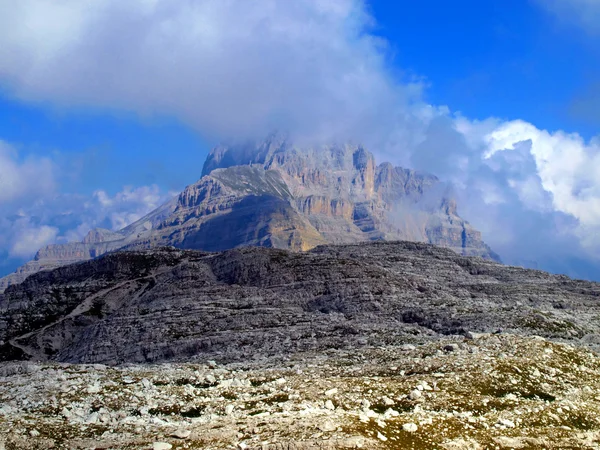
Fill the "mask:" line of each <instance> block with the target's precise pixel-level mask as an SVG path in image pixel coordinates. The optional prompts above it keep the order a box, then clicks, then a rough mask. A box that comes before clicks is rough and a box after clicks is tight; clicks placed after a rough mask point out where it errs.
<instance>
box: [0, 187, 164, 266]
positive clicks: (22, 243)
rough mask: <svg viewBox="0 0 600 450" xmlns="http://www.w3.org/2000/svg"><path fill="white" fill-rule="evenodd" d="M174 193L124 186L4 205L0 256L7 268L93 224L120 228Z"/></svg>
mask: <svg viewBox="0 0 600 450" xmlns="http://www.w3.org/2000/svg"><path fill="white" fill-rule="evenodd" d="M173 195H174V193H173V192H163V191H161V190H160V189H159V188H158V186H155V185H152V186H140V187H137V188H133V187H125V188H123V190H122V191H121V192H118V193H116V194H114V195H109V194H107V193H106V192H105V191H102V190H99V191H96V192H94V193H93V194H92V195H91V196H87V197H86V196H83V195H73V194H56V195H53V196H51V197H48V198H45V199H44V201H38V202H34V203H26V204H22V205H19V206H11V207H5V208H3V211H2V212H3V215H2V216H1V217H0V259H2V255H4V257H5V258H11V259H12V262H11V266H10V267H6V269H5V270H4V271H6V272H7V271H10V270H11V269H14V267H16V266H17V265H19V264H21V263H23V262H25V261H26V260H29V259H31V258H32V257H33V255H34V254H35V253H36V252H37V250H39V249H40V247H43V246H45V245H47V244H52V243H63V242H73V241H80V240H81V239H83V237H84V236H85V235H86V234H87V233H88V232H89V231H90V230H91V229H93V228H98V227H99V228H108V229H111V230H114V231H116V230H119V229H121V228H123V227H125V226H126V225H129V224H130V223H132V222H134V221H136V220H137V219H140V218H141V217H143V216H144V215H146V214H147V213H149V212H150V211H152V210H154V209H155V208H157V207H158V206H160V205H161V204H163V203H164V202H166V201H167V200H169V199H170V198H172V197H173Z"/></svg>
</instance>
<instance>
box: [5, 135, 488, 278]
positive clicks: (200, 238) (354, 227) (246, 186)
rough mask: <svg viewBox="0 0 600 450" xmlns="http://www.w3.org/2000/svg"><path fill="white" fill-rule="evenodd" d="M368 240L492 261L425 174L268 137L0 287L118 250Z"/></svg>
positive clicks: (236, 148)
mask: <svg viewBox="0 0 600 450" xmlns="http://www.w3.org/2000/svg"><path fill="white" fill-rule="evenodd" d="M375 240H410V241H417V242H427V243H432V244H436V245H440V246H444V247H448V248H451V249H452V250H454V251H456V252H457V253H459V254H462V255H472V256H481V257H483V258H488V259H495V260H498V256H497V255H496V254H494V253H493V252H492V250H491V249H490V248H489V247H488V246H487V245H486V244H485V243H484V242H483V241H482V239H481V234H480V233H479V232H478V231H477V230H475V229H474V228H473V227H471V226H470V225H469V223H468V222H466V221H465V220H463V219H462V218H460V216H459V215H458V213H457V205H456V202H455V200H454V199H453V198H452V196H451V193H450V192H449V190H448V189H447V188H446V187H445V185H444V184H443V183H441V182H440V181H439V180H438V179H437V178H436V177H434V176H433V175H429V174H425V173H420V172H416V171H413V170H408V169H403V168H400V167H393V166H392V165H391V164H389V163H383V164H380V165H376V163H375V159H374V157H373V155H372V154H371V153H369V152H368V151H367V150H365V149H364V148H363V147H362V146H360V145H351V144H344V145H324V146H318V147H317V146H298V145H295V144H294V143H293V142H291V141H290V140H289V139H288V138H287V137H285V136H282V135H280V134H273V135H271V136H269V137H268V138H267V139H266V140H264V141H262V142H259V143H246V144H239V145H232V146H218V147H216V148H215V149H214V150H213V151H212V152H211V153H210V155H209V156H208V158H207V160H206V162H205V164H204V168H203V171H202V178H201V179H200V180H199V181H198V182H197V183H194V184H192V185H190V186H188V187H187V188H185V190H184V191H183V192H182V193H181V194H180V195H179V196H178V197H176V198H174V199H172V200H171V201H169V202H167V203H166V204H165V205H163V206H161V207H160V208H158V209H157V210H156V211H153V212H151V213H150V214H149V215H147V216H146V217H143V218H142V219H140V220H138V221H137V222H135V223H133V224H131V225H129V226H128V227H125V228H124V229H122V230H120V231H118V232H111V231H109V230H103V229H97V230H92V231H91V232H90V233H89V234H88V235H87V236H86V237H85V239H83V241H82V242H77V243H68V244H58V245H50V246H47V247H45V248H43V249H41V250H40V251H39V252H38V253H37V254H36V256H35V258H34V260H33V261H31V262H29V263H27V264H25V265H24V266H22V267H20V268H19V269H18V270H17V271H16V272H15V273H14V274H11V275H9V276H7V277H4V278H2V279H0V290H3V289H5V288H6V287H7V286H9V285H11V284H16V283H19V282H21V281H23V280H24V279H25V278H26V277H27V276H28V275H30V274H32V273H35V272H37V271H39V270H48V269H53V268H56V267H60V266H62V265H65V264H70V263H73V262H77V261H85V260H89V259H92V258H95V257H98V256H100V255H103V254H105V253H107V252H110V251H115V250H119V249H144V248H152V247H157V246H174V247H177V248H182V249H198V250H206V251H221V250H225V249H229V248H235V247H241V246H263V247H273V248H284V249H291V250H296V251H305V250H309V249H311V248H314V247H315V246H317V245H321V244H326V243H333V244H343V243H355V242H361V241H375Z"/></svg>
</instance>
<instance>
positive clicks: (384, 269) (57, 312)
mask: <svg viewBox="0 0 600 450" xmlns="http://www.w3.org/2000/svg"><path fill="white" fill-rule="evenodd" d="M598 292H600V285H599V284H597V283H592V282H585V281H574V280H571V279H569V278H567V277H566V276H556V275H550V274H547V273H544V272H540V271H534V270H526V269H521V268H516V267H509V266H504V265H502V264H499V263H496V262H493V261H489V260H484V259H482V258H472V257H465V256H461V255H458V254H456V253H455V252H453V251H451V250H449V249H444V248H441V247H436V246H432V245H430V244H422V243H414V242H372V243H362V244H353V245H338V246H335V245H326V246H318V247H316V248H314V249H312V250H310V251H308V252H291V251H289V250H279V249H269V248H260V247H245V248H241V249H233V250H228V251H225V252H220V253H206V252H200V251H195V250H179V249H175V248H172V247H171V248H160V249H153V250H144V251H123V252H115V253H110V254H107V255H104V256H102V257H100V258H97V259H94V260H91V261H86V262H81V263H77V264H71V265H69V266H65V267H60V268H58V269H54V270H52V271H44V272H39V273H37V274H34V275H32V276H30V277H28V278H27V279H26V280H25V281H24V282H23V283H21V284H18V285H14V286H9V287H8V288H7V289H6V291H5V292H4V294H1V295H0V342H2V343H3V345H2V346H1V347H0V355H1V356H2V357H3V358H4V359H15V358H16V359H21V358H25V359H27V358H32V359H35V360H47V359H50V360H55V361H62V362H71V363H109V364H119V363H131V362H135V363H146V362H158V361H170V360H174V361H188V360H189V359H190V358H200V359H210V358H218V359H219V360H221V361H245V360H247V359H248V355H261V356H265V357H266V356H281V355H291V354H294V353H297V352H303V351H308V350H311V351H313V350H314V351H326V350H328V349H336V348H355V347H357V348H358V347H361V346H364V345H366V344H367V343H368V344H369V345H371V346H380V345H388V344H390V343H395V345H398V343H402V342H429V341H432V340H439V339H440V337H443V336H446V335H457V334H458V335H466V334H468V333H469V332H470V333H473V332H488V333H491V332H496V331H498V330H503V331H504V332H506V333H510V334H520V335H538V336H545V337H549V338H554V339H562V340H570V341H573V342H577V343H579V344H580V345H587V346H589V347H590V348H592V349H597V348H598V344H599V343H600V324H599V322H598V321H597V320H596V319H597V317H598V315H599V314H600V304H599V303H598Z"/></svg>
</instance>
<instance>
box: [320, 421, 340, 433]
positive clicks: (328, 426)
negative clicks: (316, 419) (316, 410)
mask: <svg viewBox="0 0 600 450" xmlns="http://www.w3.org/2000/svg"><path fill="white" fill-rule="evenodd" d="M319 430H321V431H326V432H327V431H335V430H337V425H335V424H334V423H333V422H331V421H330V420H326V421H325V422H323V423H322V424H321V425H319Z"/></svg>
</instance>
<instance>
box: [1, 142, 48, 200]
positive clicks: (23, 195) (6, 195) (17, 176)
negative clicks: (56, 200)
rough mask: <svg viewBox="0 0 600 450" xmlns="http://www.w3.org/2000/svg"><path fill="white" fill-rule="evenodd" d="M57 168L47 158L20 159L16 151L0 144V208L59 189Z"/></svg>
mask: <svg viewBox="0 0 600 450" xmlns="http://www.w3.org/2000/svg"><path fill="white" fill-rule="evenodd" d="M55 178H56V166H55V165H54V164H53V162H52V161H51V160H50V159H48V158H39V157H34V156H31V157H28V158H25V159H23V158H20V157H19V153H18V152H17V150H16V149H15V148H14V147H13V146H10V145H9V144H7V143H5V142H2V141H0V207H2V205H4V204H6V203H9V202H16V201H23V200H26V199H27V200H31V199H32V198H35V197H37V196H42V195H43V196H46V195H49V194H51V193H52V192H54V190H55V187H56V180H55Z"/></svg>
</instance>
